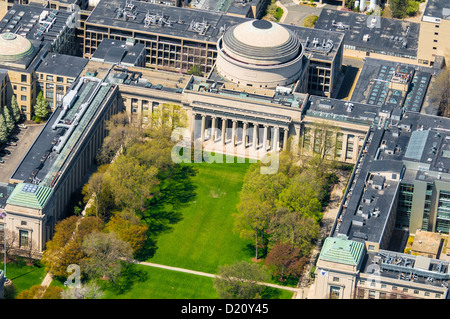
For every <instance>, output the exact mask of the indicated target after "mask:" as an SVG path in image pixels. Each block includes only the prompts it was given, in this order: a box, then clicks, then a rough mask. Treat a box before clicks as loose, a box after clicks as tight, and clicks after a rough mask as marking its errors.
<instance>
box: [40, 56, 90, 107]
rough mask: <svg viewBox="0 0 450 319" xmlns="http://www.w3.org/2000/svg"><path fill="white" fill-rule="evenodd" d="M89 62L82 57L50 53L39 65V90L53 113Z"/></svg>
mask: <svg viewBox="0 0 450 319" xmlns="http://www.w3.org/2000/svg"><path fill="white" fill-rule="evenodd" d="M87 62H88V60H87V59H83V58H80V57H75V56H70V55H65V54H59V53H49V54H47V56H46V57H45V58H44V59H43V60H42V62H41V63H40V64H39V66H38V67H37V69H36V77H37V90H38V92H39V91H42V92H43V95H44V98H45V99H46V100H47V102H48V105H49V108H50V110H51V111H54V110H55V109H56V107H57V105H58V104H61V103H62V99H63V97H64V95H65V94H66V93H67V92H68V91H69V88H70V87H71V86H72V84H73V83H74V81H75V80H76V79H77V78H78V75H79V74H80V73H81V71H82V70H83V69H84V67H85V65H86V64H87Z"/></svg>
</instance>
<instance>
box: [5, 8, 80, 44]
mask: <svg viewBox="0 0 450 319" xmlns="http://www.w3.org/2000/svg"><path fill="white" fill-rule="evenodd" d="M72 15H73V13H72V12H68V11H58V10H54V9H49V8H44V7H42V5H39V4H34V5H33V4H27V5H22V4H14V5H13V6H12V8H11V9H10V10H9V11H8V12H7V13H6V14H5V16H4V17H3V19H2V20H0V33H3V32H13V33H17V34H19V35H22V36H24V37H26V38H27V39H30V40H38V41H48V42H50V43H52V42H53V41H55V40H56V39H57V38H58V37H59V36H60V35H61V34H62V33H63V31H64V30H65V29H66V28H68V27H69V26H68V21H69V19H71V17H72Z"/></svg>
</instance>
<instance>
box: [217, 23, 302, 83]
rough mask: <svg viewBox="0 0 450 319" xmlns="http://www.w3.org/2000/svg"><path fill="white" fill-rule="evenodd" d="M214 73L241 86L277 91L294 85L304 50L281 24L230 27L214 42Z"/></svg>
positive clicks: (294, 36)
mask: <svg viewBox="0 0 450 319" xmlns="http://www.w3.org/2000/svg"><path fill="white" fill-rule="evenodd" d="M217 48H218V57H217V62H216V67H217V71H218V72H219V74H221V75H222V76H223V77H224V78H225V79H227V80H229V81H232V82H235V83H237V84H241V85H248V86H259V87H276V86H278V85H287V84H290V83H293V82H295V81H296V80H297V79H298V76H299V74H300V73H301V71H302V66H303V63H302V61H303V46H302V44H301V42H300V39H299V38H298V36H297V35H296V34H295V33H294V32H293V31H291V30H289V29H287V28H285V27H283V26H282V25H280V24H277V23H274V22H270V21H266V20H250V21H246V22H244V23H241V24H238V25H235V26H232V27H230V28H229V29H228V30H227V31H226V32H225V33H224V34H223V36H222V37H221V38H220V39H219V41H218V42H217Z"/></svg>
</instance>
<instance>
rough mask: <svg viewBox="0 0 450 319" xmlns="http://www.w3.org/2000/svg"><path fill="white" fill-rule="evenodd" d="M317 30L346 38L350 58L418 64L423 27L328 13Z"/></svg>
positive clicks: (339, 13) (391, 20)
mask: <svg viewBox="0 0 450 319" xmlns="http://www.w3.org/2000/svg"><path fill="white" fill-rule="evenodd" d="M314 28H315V29H322V30H329V31H336V32H341V33H343V34H345V38H344V54H345V55H346V56H356V57H359V58H364V57H372V58H378V59H393V60H395V61H399V62H403V63H415V62H416V60H417V50H418V46H419V44H418V43H419V30H420V29H421V24H419V23H415V22H408V21H403V20H398V19H388V18H382V17H380V16H377V15H366V14H361V13H354V12H348V11H338V10H333V9H324V10H322V11H321V13H320V15H319V18H318V20H317V22H316V23H315V25H314ZM388 56H389V57H388Z"/></svg>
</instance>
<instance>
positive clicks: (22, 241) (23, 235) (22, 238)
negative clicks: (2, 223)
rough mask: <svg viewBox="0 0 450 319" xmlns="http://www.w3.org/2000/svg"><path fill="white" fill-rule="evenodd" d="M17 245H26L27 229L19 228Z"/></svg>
mask: <svg viewBox="0 0 450 319" xmlns="http://www.w3.org/2000/svg"><path fill="white" fill-rule="evenodd" d="M19 246H20V247H27V246H28V231H27V230H19Z"/></svg>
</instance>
